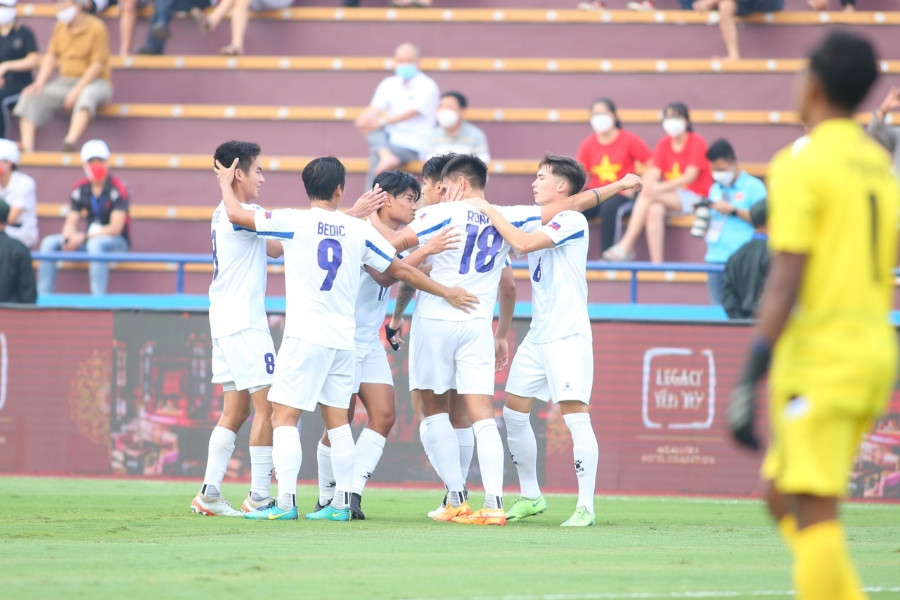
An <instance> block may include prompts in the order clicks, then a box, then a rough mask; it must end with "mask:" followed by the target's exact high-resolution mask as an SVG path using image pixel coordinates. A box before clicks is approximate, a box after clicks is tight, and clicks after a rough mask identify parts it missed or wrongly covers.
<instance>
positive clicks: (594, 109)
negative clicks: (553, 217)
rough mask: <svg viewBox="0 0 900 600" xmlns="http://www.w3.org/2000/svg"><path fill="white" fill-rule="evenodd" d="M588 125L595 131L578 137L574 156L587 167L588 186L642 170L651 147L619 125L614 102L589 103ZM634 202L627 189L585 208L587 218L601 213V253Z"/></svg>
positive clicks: (619, 229) (613, 240)
mask: <svg viewBox="0 0 900 600" xmlns="http://www.w3.org/2000/svg"><path fill="white" fill-rule="evenodd" d="M591 129H593V130H594V133H593V134H591V135H589V136H587V137H586V138H584V139H583V140H582V141H581V146H579V148H578V154H577V156H576V158H577V160H578V162H579V163H581V166H583V167H584V170H585V171H587V174H588V184H587V188H588V189H593V188H597V187H602V186H604V185H609V184H611V183H615V182H616V181H618V180H619V179H621V178H622V177H624V176H625V174H627V173H638V174H640V173H641V172H642V171H643V170H644V165H646V164H647V161H648V160H649V159H650V148H648V147H647V144H645V143H644V140H642V139H641V138H640V137H638V136H637V134H635V133H634V132H631V131H627V130H625V129H622V123H621V122H620V121H619V116H618V115H617V114H616V105H615V104H614V103H613V101H612V100H610V99H609V98H598V99H597V100H594V103H593V105H591ZM633 206H634V192H633V191H632V190H628V191H626V192H623V193H621V194H615V195H614V196H612V197H611V198H608V199H606V200H605V201H604V202H603V203H602V204H600V206H596V207H593V208H591V209H589V210H587V211H585V213H584V216H585V218H587V219H588V221H591V220H592V219H595V218H596V217H600V252H601V253H603V252H605V251H606V250H608V249H609V248H610V247H612V245H613V244H615V243H616V241H617V240H618V239H619V237H620V236H621V235H622V218H623V217H624V216H625V215H627V214H628V213H629V212H631V208H632V207H633Z"/></svg>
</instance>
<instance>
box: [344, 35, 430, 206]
mask: <svg viewBox="0 0 900 600" xmlns="http://www.w3.org/2000/svg"><path fill="white" fill-rule="evenodd" d="M439 101H440V90H439V89H438V85H437V83H435V82H434V80H433V79H432V78H431V77H429V76H428V75H426V74H425V73H422V72H421V71H419V49H418V48H416V46H414V45H413V44H410V43H403V44H400V45H399V46H398V47H397V49H396V50H395V51H394V75H392V76H391V77H388V78H386V79H384V80H383V81H382V82H381V83H379V84H378V87H377V88H376V89H375V95H374V96H373V97H372V101H371V102H370V103H369V106H368V107H366V109H365V110H363V111H362V112H361V113H360V115H359V116H358V117H357V118H356V123H355V124H356V128H357V129H358V130H359V132H360V133H361V134H363V136H365V138H366V143H367V144H368V145H369V172H368V174H367V175H366V189H371V188H372V181H373V180H374V178H375V176H376V175H378V174H379V173H382V172H384V171H391V170H393V169H397V168H399V167H400V166H402V165H404V164H406V163H408V162H410V161H412V160H418V159H419V158H420V157H421V155H423V154H424V153H425V149H426V144H427V142H428V138H429V136H430V135H431V131H432V130H433V129H434V122H435V114H436V113H437V108H438V103H439Z"/></svg>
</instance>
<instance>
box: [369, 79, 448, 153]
mask: <svg viewBox="0 0 900 600" xmlns="http://www.w3.org/2000/svg"><path fill="white" fill-rule="evenodd" d="M440 101H441V92H440V89H439V88H438V84H437V83H435V81H434V80H433V79H432V78H431V77H429V76H428V75H426V74H425V73H422V72H421V71H419V72H418V73H416V74H415V76H414V77H413V78H412V79H410V80H409V81H406V80H404V79H403V78H402V77H400V76H398V75H393V76H391V77H388V78H386V79H384V80H382V82H381V83H379V84H378V87H377V88H376V89H375V95H374V96H373V97H372V102H370V105H371V106H374V107H376V108H380V109H381V110H384V111H387V113H388V115H389V116H394V115H399V114H403V113H405V112H409V111H410V110H416V111H418V113H419V114H418V115H417V116H415V117H412V118H411V119H407V120H405V121H401V122H399V123H394V124H393V125H387V126H386V127H385V129H386V131H387V134H388V139H389V140H390V142H391V144H393V145H395V146H400V147H401V148H409V149H410V150H415V151H417V152H418V153H419V154H422V153H423V152H424V151H425V147H426V145H427V144H428V139H429V138H430V137H431V132H432V130H433V129H434V120H435V115H436V114H437V108H438V104H440Z"/></svg>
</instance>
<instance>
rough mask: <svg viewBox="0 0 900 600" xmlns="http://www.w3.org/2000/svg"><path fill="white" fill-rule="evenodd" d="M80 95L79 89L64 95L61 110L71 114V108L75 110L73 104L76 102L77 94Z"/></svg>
mask: <svg viewBox="0 0 900 600" xmlns="http://www.w3.org/2000/svg"><path fill="white" fill-rule="evenodd" d="M80 93H81V90H79V89H72V90H70V91H69V93H68V94H66V97H65V99H64V100H63V108H64V109H66V110H67V111H69V112H71V111H72V109H73V108H75V103H76V102H78V94H80Z"/></svg>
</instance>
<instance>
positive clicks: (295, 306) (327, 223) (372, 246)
mask: <svg viewBox="0 0 900 600" xmlns="http://www.w3.org/2000/svg"><path fill="white" fill-rule="evenodd" d="M256 231H257V233H258V235H260V236H262V237H267V238H271V239H276V240H279V241H281V244H282V246H284V278H285V288H286V294H285V296H286V299H285V302H286V307H287V310H286V313H287V314H286V317H285V324H284V335H285V337H295V338H299V339H301V340H305V341H308V342H312V343H314V344H318V345H320V346H325V347H327V348H334V349H336V350H354V349H355V348H356V345H355V343H354V337H355V332H356V317H355V309H356V298H357V296H358V294H359V281H360V274H361V272H362V266H363V265H369V266H370V267H372V268H374V269H375V270H377V271H379V272H383V271H385V270H386V269H387V268H388V267H390V265H391V261H392V260H393V257H394V248H393V246H391V245H390V244H389V243H388V241H387V240H385V239H384V237H382V236H381V234H379V233H378V232H377V231H376V230H375V228H374V227H372V226H371V225H369V224H368V223H366V222H365V221H361V220H359V219H355V218H353V217H349V216H347V215H345V214H343V213H341V212H336V211H329V210H324V209H322V208H317V207H316V208H311V209H310V210H296V209H282V210H273V211H258V212H257V213H256Z"/></svg>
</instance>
